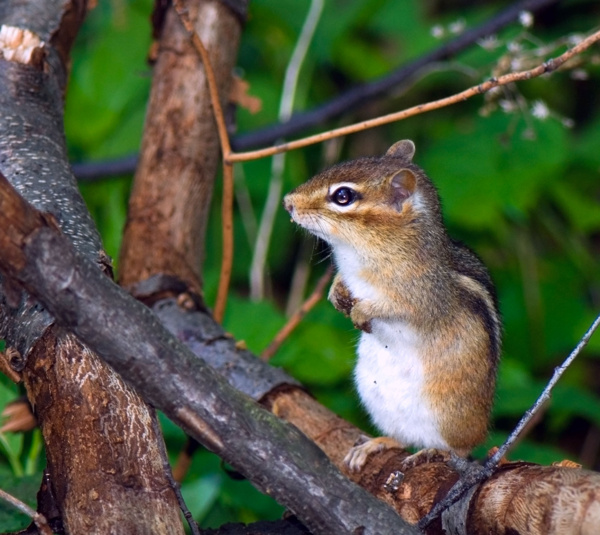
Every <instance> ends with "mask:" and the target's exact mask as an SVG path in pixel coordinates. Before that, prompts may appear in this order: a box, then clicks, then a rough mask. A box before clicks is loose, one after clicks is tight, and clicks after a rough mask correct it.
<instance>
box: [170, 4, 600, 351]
mask: <svg viewBox="0 0 600 535" xmlns="http://www.w3.org/2000/svg"><path fill="white" fill-rule="evenodd" d="M174 6H175V9H176V10H177V13H178V15H179V17H180V18H181V21H182V23H183V25H184V26H185V28H186V30H187V31H188V32H189V33H190V35H191V39H192V43H193V45H194V47H195V48H196V50H197V51H198V53H199V54H200V56H201V58H202V62H203V64H204V68H205V71H206V78H207V82H208V85H209V90H210V96H211V102H212V106H213V111H214V113H215V121H216V123H217V128H218V131H219V139H220V141H221V150H222V153H223V154H222V157H223V199H222V219H223V259H222V263H221V277H220V280H219V290H218V293H217V300H216V303H215V307H214V317H215V319H216V320H217V321H219V322H221V321H222V319H223V315H224V312H225V305H226V301H227V292H228V288H229V280H230V277H231V266H232V264H233V168H232V165H233V164H234V163H239V162H247V161H251V160H257V159H259V158H266V157H268V156H273V155H274V154H279V153H281V152H287V151H290V150H295V149H300V148H303V147H307V146H309V145H314V144H316V143H322V142H323V141H327V140H329V139H333V138H336V137H341V136H346V135H349V134H353V133H356V132H360V131H363V130H368V129H370V128H375V127H376V126H381V125H384V124H388V123H392V122H396V121H402V120H404V119H407V118H409V117H412V116H414V115H419V114H421V113H426V112H429V111H433V110H437V109H440V108H444V107H446V106H450V105H452V104H457V103H458V102H462V101H465V100H467V99H469V98H471V97H473V96H475V95H481V94H483V93H486V92H488V91H490V90H491V89H494V88H496V87H500V86H503V85H508V84H512V83H515V82H519V81H524V80H530V79H531V78H536V77H538V76H541V75H543V74H549V73H551V72H553V71H555V70H557V69H558V68H559V67H561V66H562V65H564V64H565V63H566V62H567V61H569V60H570V59H571V58H573V57H575V56H577V55H578V54H581V53H582V52H584V51H585V50H587V49H588V48H589V47H591V46H592V45H593V44H594V43H596V42H598V41H599V40H600V31H597V32H594V33H593V34H591V35H589V36H588V37H586V38H585V39H582V40H581V41H580V42H579V43H578V44H576V45H575V46H573V47H572V48H570V49H569V50H567V51H566V52H564V53H563V54H561V55H560V56H557V57H555V58H551V59H549V60H548V61H545V62H544V63H542V64H541V65H538V66H537V67H534V68H532V69H528V70H523V71H518V72H513V73H509V74H505V75H503V76H500V77H498V78H491V79H489V80H487V81H486V82H483V83H481V84H478V85H475V86H472V87H470V88H468V89H465V90H464V91H461V92H460V93H456V94H454V95H451V96H449V97H445V98H442V99H439V100H434V101H431V102H427V103H425V104H419V105H417V106H413V107H411V108H407V109H405V110H402V111H399V112H395V113H390V114H388V115H383V116H381V117H377V118H375V119H368V120H366V121H361V122H360V123H355V124H352V125H348V126H344V127H341V128H335V129H333V130H329V131H327V132H322V133H321V134H316V135H313V136H308V137H305V138H301V139H298V140H295V141H290V142H288V143H281V144H280V145H275V146H273V147H269V148H266V149H260V150H255V151H248V152H238V153H236V152H233V151H232V150H231V144H230V142H229V136H228V134H227V128H226V126H225V119H224V116H223V110H222V107H221V103H220V101H219V95H218V91H217V85H216V81H215V76H214V73H213V69H212V65H211V62H210V59H209V57H208V53H207V51H206V49H205V48H204V45H203V43H202V40H201V39H200V37H199V36H198V34H197V33H196V32H195V31H194V28H193V26H192V25H191V23H190V21H189V18H188V16H187V10H186V8H185V5H184V2H183V0H175V1H174ZM263 358H264V357H263ZM267 358H268V357H267Z"/></svg>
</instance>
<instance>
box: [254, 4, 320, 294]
mask: <svg viewBox="0 0 600 535" xmlns="http://www.w3.org/2000/svg"><path fill="white" fill-rule="evenodd" d="M322 11H323V0H311V4H310V8H309V10H308V13H307V15H306V20H305V21H304V24H303V26H302V29H301V31H300V35H299V36H298V41H297V42H296V46H295V47H294V51H293V52H292V57H291V58H290V61H289V63H288V66H287V68H286V70H285V78H284V81H283V89H282V91H281V102H280V104H279V114H278V119H279V121H280V122H282V123H283V122H285V121H288V120H289V118H290V117H291V116H292V111H293V108H294V100H295V97H296V88H297V86H298V76H299V74H300V70H301V68H302V64H303V63H304V59H305V58H306V53H307V52H308V47H309V45H310V43H311V41H312V38H313V36H314V34H315V30H316V28H317V24H318V22H319V19H320V18H321V13H322ZM280 141H282V140H280ZM284 170H285V153H282V154H275V156H273V161H272V163H271V182H270V183H269V192H268V193H267V200H266V201H265V207H264V209H263V213H262V217H261V220H260V226H259V229H258V236H257V238H256V243H255V246H254V254H253V255H252V263H251V265H250V296H251V297H252V299H253V300H255V301H257V300H260V299H263V298H264V293H265V289H264V288H265V264H266V262H267V253H268V251H269V244H270V242H271V235H272V233H273V225H274V223H275V215H276V214H277V210H278V208H279V207H280V206H281V204H280V201H281V190H282V188H283V172H284Z"/></svg>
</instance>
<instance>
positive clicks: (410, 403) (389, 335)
mask: <svg viewBox="0 0 600 535" xmlns="http://www.w3.org/2000/svg"><path fill="white" fill-rule="evenodd" d="M371 324H372V331H373V332H372V333H370V334H369V333H364V332H363V333H362V335H361V338H360V341H359V344H358V349H357V353H358V362H357V364H356V369H355V381H356V386H357V389H358V392H359V395H360V397H361V400H362V402H363V404H364V405H365V408H366V409H367V411H368V413H369V414H370V415H371V418H372V420H373V423H374V424H375V425H376V426H377V427H378V428H379V429H380V430H381V431H382V432H383V433H384V434H385V435H387V436H391V437H393V438H395V439H396V440H398V441H399V442H401V443H402V444H404V445H406V446H418V447H426V448H440V449H450V448H449V446H448V444H447V443H446V441H445V440H444V439H443V438H442V436H441V435H440V433H439V431H438V424H437V422H436V419H435V415H434V414H433V412H432V410H431V409H430V407H429V404H428V402H427V400H426V399H425V398H424V396H423V384H424V378H423V363H422V360H421V358H420V356H419V339H418V337H417V336H416V335H415V333H414V332H413V331H412V329H411V328H410V327H408V326H407V325H406V324H405V323H403V322H398V321H385V320H381V319H377V320H372V321H371Z"/></svg>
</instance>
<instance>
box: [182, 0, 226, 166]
mask: <svg viewBox="0 0 600 535" xmlns="http://www.w3.org/2000/svg"><path fill="white" fill-rule="evenodd" d="M173 7H175V11H176V12H177V14H178V15H179V18H180V19H181V23H182V24H183V26H184V28H185V29H186V30H187V32H188V33H189V34H190V38H191V39H192V44H193V45H194V48H195V49H196V51H197V52H198V54H200V58H201V59H202V63H203V64H204V72H205V74H206V81H207V83H208V92H209V94H210V102H211V105H212V107H213V112H214V115H215V122H216V123H217V130H218V133H219V140H220V142H221V150H222V151H223V154H229V153H230V152H231V145H230V144H229V136H228V135H227V127H226V125H225V116H224V115H223V108H222V106H221V101H220V100H219V90H218V88H217V79H216V78H215V71H214V70H213V68H212V63H211V61H210V58H209V57H208V51H207V50H206V48H205V46H204V43H203V42H202V39H200V36H199V35H198V32H196V29H195V28H194V25H193V24H192V22H191V21H190V18H189V17H188V11H187V7H186V6H185V2H184V1H183V0H174V1H173Z"/></svg>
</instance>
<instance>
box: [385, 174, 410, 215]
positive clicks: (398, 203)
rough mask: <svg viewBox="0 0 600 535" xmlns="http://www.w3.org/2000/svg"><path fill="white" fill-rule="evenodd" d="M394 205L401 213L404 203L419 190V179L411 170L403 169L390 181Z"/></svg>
mask: <svg viewBox="0 0 600 535" xmlns="http://www.w3.org/2000/svg"><path fill="white" fill-rule="evenodd" d="M390 187H391V195H392V204H393V206H394V207H395V208H396V210H398V211H399V212H400V211H401V210H402V205H403V204H404V201H405V200H406V199H408V198H409V197H410V196H411V195H412V194H413V193H414V192H415V189H416V188H417V177H416V176H415V174H414V173H413V172H412V171H411V170H409V169H401V170H400V171H398V172H397V173H395V174H394V175H392V177H391V179H390Z"/></svg>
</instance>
